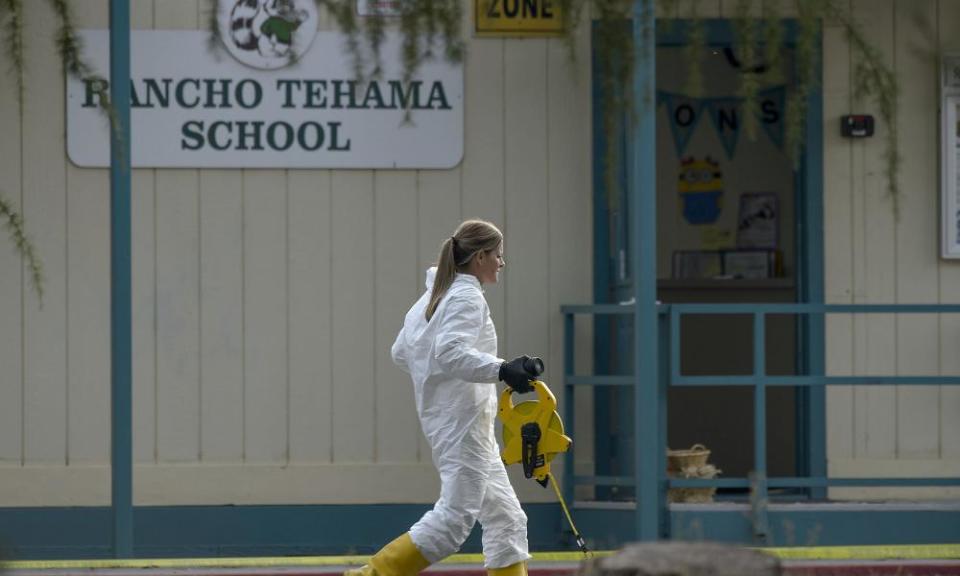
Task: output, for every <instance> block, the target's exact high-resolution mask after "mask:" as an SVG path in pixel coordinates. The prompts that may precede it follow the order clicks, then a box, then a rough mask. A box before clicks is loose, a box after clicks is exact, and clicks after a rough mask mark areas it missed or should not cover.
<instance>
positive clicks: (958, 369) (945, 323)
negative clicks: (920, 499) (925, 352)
mask: <svg viewBox="0 0 960 576" xmlns="http://www.w3.org/2000/svg"><path fill="white" fill-rule="evenodd" d="M956 22H960V1H958V0H940V2H939V3H938V5H937V19H936V23H937V28H938V30H937V32H938V34H937V36H938V40H939V47H940V50H941V51H942V52H960V35H958V34H957V33H956V32H955V30H954V28H953V26H954V23H956ZM937 229H939V227H937ZM939 280H940V283H939V296H940V300H941V301H942V302H949V303H957V302H960V262H957V261H950V262H942V261H941V264H940V279H939ZM939 340H940V370H941V374H960V354H958V353H957V352H958V350H960V314H946V315H944V316H943V317H941V319H940V338H939ZM940 458H941V459H943V460H950V461H956V460H960V386H954V387H949V386H945V387H943V389H942V390H941V392H940Z"/></svg>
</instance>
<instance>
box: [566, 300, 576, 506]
mask: <svg viewBox="0 0 960 576" xmlns="http://www.w3.org/2000/svg"><path fill="white" fill-rule="evenodd" d="M575 328H576V317H575V316H574V315H573V314H572V313H566V314H564V316H563V421H564V422H566V433H567V436H569V437H571V438H574V435H573V432H574V430H573V420H574V413H573V412H574V411H573V402H574V399H575V396H576V388H574V387H573V386H572V385H570V384H569V383H568V382H569V378H570V376H573V375H574V374H576V373H577V366H576V358H575V357H574V351H573V345H574V333H573V331H574V329H575ZM575 447H576V444H574V445H573V446H572V447H571V448H570V449H569V450H567V457H566V459H565V465H564V467H563V497H564V499H565V500H566V501H567V502H571V503H572V502H573V495H574V485H573V476H574V472H575V470H574V469H573V468H574V462H575V460H574V457H573V450H574V449H575Z"/></svg>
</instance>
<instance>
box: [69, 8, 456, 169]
mask: <svg viewBox="0 0 960 576" xmlns="http://www.w3.org/2000/svg"><path fill="white" fill-rule="evenodd" d="M310 4H312V3H310ZM237 5H238V6H242V5H243V4H242V3H238V4H237ZM230 15H233V16H235V17H236V9H234V10H233V13H232V14H228V16H230ZM238 19H239V18H238ZM251 20H252V19H250V18H247V19H244V21H251ZM276 21H277V22H281V21H280V20H279V19H278V20H276ZM305 24H306V25H304V26H303V27H302V28H301V30H302V29H309V25H310V24H313V30H316V28H315V23H310V22H305ZM238 28H239V26H238V25H237V24H233V25H232V26H231V25H227V26H225V27H222V28H221V37H222V38H223V44H225V45H226V48H228V49H229V50H227V49H224V45H223V44H221V45H218V46H211V44H210V33H209V32H208V31H173V30H168V31H133V32H132V33H131V84H130V97H131V127H132V142H131V146H132V151H131V163H132V165H133V166H134V167H157V168H160V167H194V168H451V167H453V166H456V165H457V164H458V163H459V162H460V160H461V157H462V155H463V115H464V112H463V68H462V66H461V65H451V64H449V63H446V62H442V61H434V62H430V63H427V64H425V65H424V66H423V67H422V69H421V70H420V71H419V72H418V74H417V76H416V77H415V78H414V79H412V80H410V81H404V80H403V79H402V73H401V70H400V64H399V62H400V57H399V54H400V42H399V38H397V37H395V36H389V37H388V38H387V39H386V41H385V44H384V46H383V50H382V54H383V65H384V69H383V73H382V74H381V75H379V76H378V77H377V78H372V79H365V80H362V81H358V79H357V78H356V76H355V74H354V71H353V61H352V58H351V56H349V55H348V54H347V53H346V52H345V50H344V46H345V40H344V37H343V36H342V35H341V34H339V33H338V32H323V31H321V32H316V34H315V36H312V35H311V37H309V38H308V39H306V40H304V41H301V42H299V43H297V42H294V39H295V37H294V36H291V34H290V31H289V29H283V28H282V27H280V26H278V25H276V24H273V25H270V23H269V21H267V22H265V23H260V24H259V30H261V31H269V32H270V33H269V34H267V33H261V34H259V36H253V35H249V36H248V37H243V36H240V35H238V34H237V29H238ZM224 33H226V35H225V34H224ZM81 34H82V38H83V41H84V46H85V49H86V51H87V54H88V57H89V59H90V60H91V62H92V63H93V68H94V69H95V70H96V71H97V73H95V74H93V75H90V76H88V77H85V78H81V79H74V78H69V79H68V81H67V151H68V155H69V157H70V159H71V161H73V162H74V163H75V164H77V165H78V166H85V167H105V166H109V165H110V154H109V138H108V136H109V129H110V128H109V121H108V119H107V117H106V115H105V114H104V113H103V110H102V108H101V106H100V103H101V101H102V99H103V98H106V97H107V95H108V94H109V79H108V75H107V71H108V70H109V44H108V43H109V37H108V33H107V32H106V31H102V30H87V31H83V32H82V33H81ZM230 42H233V43H232V44H231V43H230ZM407 112H409V114H408V113H407Z"/></svg>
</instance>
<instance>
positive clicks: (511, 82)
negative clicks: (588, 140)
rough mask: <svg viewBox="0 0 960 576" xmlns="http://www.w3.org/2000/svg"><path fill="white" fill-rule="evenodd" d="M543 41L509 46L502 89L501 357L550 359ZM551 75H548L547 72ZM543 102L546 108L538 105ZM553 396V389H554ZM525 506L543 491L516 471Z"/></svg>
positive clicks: (551, 363) (514, 477) (549, 363)
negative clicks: (504, 317) (504, 252)
mask: <svg viewBox="0 0 960 576" xmlns="http://www.w3.org/2000/svg"><path fill="white" fill-rule="evenodd" d="M548 42H549V41H548V40H539V39H538V40H507V41H506V44H505V60H504V87H505V93H506V94H507V100H506V103H507V104H506V110H505V126H506V128H505V131H504V151H505V153H506V154H505V164H504V177H505V191H506V203H505V212H506V217H505V222H504V225H505V229H504V237H505V240H504V242H505V244H506V246H507V252H508V254H509V255H508V256H507V258H508V259H509V261H510V263H511V264H510V266H508V267H507V268H506V269H505V274H504V278H505V279H506V283H505V284H504V286H503V287H504V288H505V289H506V315H507V318H508V319H509V322H508V323H507V324H506V325H505V331H504V333H505V335H506V337H505V338H504V342H503V343H501V345H500V356H501V357H503V358H507V359H509V358H513V357H515V356H517V355H520V354H529V355H531V356H540V357H542V358H543V360H544V362H545V363H546V365H547V366H558V365H559V364H558V363H556V362H554V361H553V360H552V359H551V357H550V329H551V310H550V302H549V290H550V219H551V208H552V207H551V206H550V201H551V199H552V198H553V197H552V196H551V194H550V189H549V182H548V172H549V164H548V153H547V148H548V146H547V143H548V142H549V138H550V128H549V127H548V108H549V100H548V97H549V90H548V87H547V81H548V71H547V44H548ZM551 72H552V71H551ZM545 102H546V103H547V104H546V105H545V104H544V103H545ZM558 392H559V390H558ZM509 472H510V476H511V478H512V480H513V484H514V486H515V487H516V488H517V492H518V495H519V496H520V499H521V500H523V501H542V500H543V498H544V494H543V490H542V489H540V486H538V485H537V484H535V483H533V482H530V481H528V480H525V479H524V478H523V474H522V470H521V469H520V467H517V466H513V467H511V469H510V470H509Z"/></svg>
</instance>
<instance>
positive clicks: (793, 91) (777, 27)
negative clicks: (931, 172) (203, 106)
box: [0, 0, 900, 293]
mask: <svg viewBox="0 0 960 576" xmlns="http://www.w3.org/2000/svg"><path fill="white" fill-rule="evenodd" d="M47 1H48V2H49V3H50V4H51V6H52V7H53V10H54V13H55V14H56V17H57V23H58V29H57V34H56V43H57V48H58V51H59V54H60V59H61V62H62V65H63V68H64V70H65V72H66V73H67V74H70V75H71V76H75V77H82V76H85V75H87V74H89V73H90V72H91V69H90V67H89V65H88V64H87V63H86V60H85V59H84V58H83V54H82V47H81V44H80V42H79V38H78V36H77V33H76V30H75V28H74V25H73V19H72V17H71V12H70V7H69V5H68V0H47ZM205 1H207V2H209V3H211V4H212V8H213V10H210V15H211V22H210V39H211V45H216V44H217V40H218V27H217V25H216V21H215V19H216V15H217V14H218V13H219V8H220V4H221V3H223V2H227V1H229V0H205ZM247 1H248V2H257V1H262V0H247ZM556 1H557V5H558V6H559V8H560V12H561V14H562V18H563V22H564V29H565V38H566V40H567V43H568V45H569V46H570V47H571V50H570V54H571V58H572V57H573V54H574V51H573V43H574V36H575V33H576V30H577V28H578V26H580V25H582V24H583V22H582V21H583V20H584V19H585V18H590V19H591V20H593V21H594V22H595V23H596V26H597V34H596V35H595V41H594V44H593V49H594V50H595V51H596V54H597V58H596V60H597V62H599V66H600V68H599V75H598V76H599V78H600V82H601V84H602V86H603V89H604V93H605V94H607V95H608V97H609V101H608V104H609V105H608V106H606V107H605V109H606V112H605V116H604V124H605V127H606V128H607V130H606V133H607V134H608V135H612V134H616V133H617V131H618V130H619V129H621V126H618V123H620V122H621V119H626V121H627V122H632V121H633V120H634V114H633V110H634V109H633V94H632V86H633V78H632V74H633V69H634V62H635V58H636V50H635V47H634V44H633V32H632V30H631V27H630V26H629V25H627V22H628V21H630V19H631V18H632V15H633V1H632V0H556ZM315 2H316V4H317V6H318V7H319V8H321V9H324V10H326V11H327V13H328V14H329V15H330V16H331V18H332V19H333V21H334V22H335V23H336V25H337V26H338V28H339V29H340V30H341V31H342V32H343V33H344V34H345V35H346V38H347V50H348V52H349V54H350V57H351V58H352V61H353V62H352V63H353V68H354V72H355V74H356V76H357V77H358V78H370V77H378V76H379V75H380V74H381V73H382V65H381V56H382V55H381V48H382V45H383V42H384V38H385V34H386V31H387V30H388V29H389V28H396V29H397V30H398V31H399V34H400V37H401V43H402V76H403V79H404V80H407V81H409V80H411V79H412V78H413V77H414V76H415V75H416V73H417V70H418V69H419V67H420V66H421V65H422V64H423V63H424V62H426V61H428V60H430V59H433V58H444V59H446V60H447V61H450V62H453V63H458V62H461V61H462V60H463V58H464V55H465V52H466V44H465V42H464V39H463V36H462V23H463V19H464V6H465V5H466V4H465V3H467V2H469V0H404V1H402V2H401V3H400V4H399V12H400V14H399V16H384V15H382V14H379V13H374V14H372V15H371V16H368V17H364V18H363V19H362V21H361V19H360V18H358V17H357V16H356V11H355V10H356V0H315ZM656 3H657V7H658V8H659V9H660V11H661V12H662V13H665V14H670V15H674V14H676V15H678V16H680V17H681V18H684V19H686V20H687V21H688V23H689V25H688V26H687V27H686V30H687V47H686V49H685V54H686V63H687V66H688V72H687V93H688V94H689V95H691V96H696V95H698V94H700V93H702V90H703V75H702V71H701V64H702V62H701V60H702V55H703V54H704V48H705V47H706V29H705V25H704V21H703V18H702V17H701V13H700V3H701V0H656ZM781 3H782V0H759V2H757V1H755V0H737V3H736V5H735V18H733V21H734V28H735V36H736V38H735V47H734V48H735V50H736V51H737V54H738V57H739V60H740V62H741V64H742V65H743V66H745V67H746V68H747V69H754V68H756V69H758V70H759V69H761V68H762V69H763V70H764V72H763V73H757V74H741V75H740V77H741V84H740V87H739V89H738V91H737V96H738V97H739V98H741V99H742V101H743V102H744V103H745V105H746V106H749V105H752V104H753V103H755V102H756V101H757V96H758V90H759V89H760V88H761V86H763V85H764V84H765V83H769V82H771V81H773V80H774V79H776V78H778V77H782V74H783V70H782V68H783V58H782V56H781V54H782V52H783V38H784V26H785V24H784V21H783V20H782V18H781V11H780V6H781ZM793 5H794V12H795V14H796V20H797V22H798V26H797V34H796V40H795V48H794V61H795V62H794V82H793V83H792V85H791V87H790V89H789V92H788V96H787V105H786V111H785V132H786V148H787V150H788V153H789V154H790V155H791V157H792V158H794V160H795V161H796V159H798V158H799V157H800V155H799V152H800V148H801V145H802V143H803V141H804V136H805V134H804V130H803V127H804V124H805V121H806V114H807V108H806V102H807V97H808V95H809V93H810V90H812V89H813V88H815V87H816V81H817V79H816V74H815V72H816V69H817V61H818V59H819V57H820V55H819V50H818V46H819V41H820V26H821V23H822V22H824V21H828V22H831V23H834V24H836V25H839V26H841V27H842V28H843V30H844V32H845V33H846V37H847V40H848V42H849V44H850V47H851V48H852V49H853V51H854V56H855V57H856V62H857V64H856V66H855V69H854V76H853V77H854V90H855V91H856V93H857V94H858V96H861V97H866V98H869V99H871V100H872V101H873V102H874V103H875V105H876V106H877V109H878V112H879V116H880V119H881V121H882V122H883V123H884V124H885V125H886V126H887V130H886V140H885V146H886V150H885V156H886V158H885V160H886V163H885V165H886V177H887V189H888V192H889V196H890V199H891V204H892V209H893V212H894V214H895V215H897V214H899V198H898V196H899V194H898V183H897V181H898V173H899V167H900V155H899V152H898V141H897V128H896V126H897V125H896V116H897V94H898V89H897V81H896V76H895V75H894V73H893V71H892V70H891V68H890V67H889V66H888V65H887V63H886V62H885V61H884V58H883V55H882V54H881V53H880V51H879V50H878V49H877V48H876V47H875V46H873V45H871V44H870V43H869V42H868V41H867V39H866V36H865V35H864V33H863V31H862V29H861V28H860V26H859V25H858V24H857V23H856V22H855V20H854V19H853V17H852V15H851V14H850V13H849V12H848V11H847V10H845V9H844V8H843V7H841V6H840V5H839V4H838V2H837V0H794V2H793ZM665 25H669V21H668V22H667V23H665ZM0 31H2V32H0V33H2V34H3V36H4V38H3V46H4V47H5V51H6V53H7V56H8V57H9V59H10V61H11V63H12V64H13V74H14V76H15V79H16V87H17V94H18V101H19V102H20V106H21V110H22V106H23V97H24V82H23V78H24V69H25V62H24V51H23V42H24V34H23V32H24V31H23V0H0ZM644 32H646V33H652V31H644ZM644 56H648V55H644ZM777 75H781V76H777ZM104 105H105V109H106V110H107V113H108V115H109V117H110V118H111V119H112V120H111V123H112V124H113V125H114V126H116V122H115V115H114V114H113V112H112V109H111V108H110V105H109V102H106V101H105V102H104ZM643 105H655V103H654V102H646V103H643ZM744 120H745V130H746V131H747V133H748V136H754V135H755V133H756V126H755V123H754V121H753V120H752V119H751V115H750V114H745V115H744ZM607 150H608V154H607V161H606V165H607V170H606V172H607V173H608V182H609V183H611V184H613V178H612V174H613V171H612V167H613V166H615V164H616V156H615V152H614V151H613V146H607ZM4 206H5V208H4V209H5V210H6V212H4V213H5V214H11V215H14V216H16V218H17V220H16V221H17V222H18V223H19V224H18V226H20V227H22V218H20V217H19V215H17V214H16V212H14V211H13V210H12V207H11V206H10V204H9V203H5V204H4ZM11 222H12V220H11ZM16 238H19V239H18V240H15V243H16V245H17V246H18V247H19V249H20V251H21V254H22V255H23V256H24V258H26V259H27V260H28V262H30V266H31V270H33V271H35V272H34V281H35V285H36V286H37V287H38V292H41V293H42V276H41V275H40V270H41V268H40V265H39V262H38V261H36V251H35V250H34V249H33V247H32V245H31V244H30V243H29V240H28V239H27V237H26V235H25V234H21V235H20V236H17V237H16Z"/></svg>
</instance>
